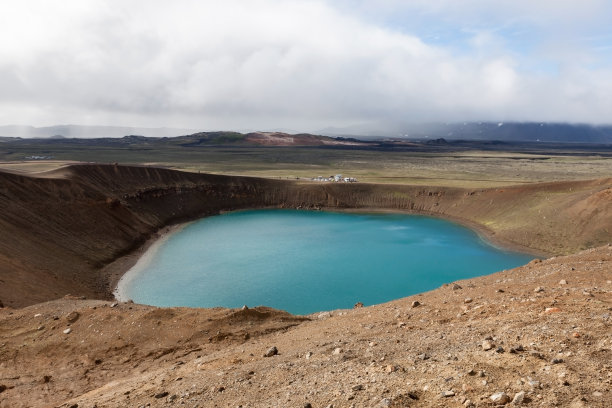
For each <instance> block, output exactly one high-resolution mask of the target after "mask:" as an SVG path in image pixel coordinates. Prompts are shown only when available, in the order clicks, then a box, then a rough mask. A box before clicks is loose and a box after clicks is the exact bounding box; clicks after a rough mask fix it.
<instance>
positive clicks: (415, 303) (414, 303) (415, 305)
mask: <svg viewBox="0 0 612 408" xmlns="http://www.w3.org/2000/svg"><path fill="white" fill-rule="evenodd" d="M411 306H412V307H419V306H421V302H419V301H418V300H415V301H413V302H412V304H411Z"/></svg>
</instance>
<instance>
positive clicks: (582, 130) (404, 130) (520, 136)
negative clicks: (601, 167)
mask: <svg viewBox="0 0 612 408" xmlns="http://www.w3.org/2000/svg"><path fill="white" fill-rule="evenodd" d="M319 133H321V134H324V135H327V136H347V135H351V136H358V137H363V138H371V137H373V136H378V137H392V138H409V139H440V138H444V139H447V140H452V139H455V140H457V139H463V140H498V141H507V142H563V143H612V126H593V125H584V124H567V123H531V122H509V123H503V122H465V123H424V124H398V123H388V124H383V123H379V124H368V125H359V126H351V127H346V128H326V129H323V130H321V131H320V132H319Z"/></svg>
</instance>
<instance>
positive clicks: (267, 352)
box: [264, 346, 278, 357]
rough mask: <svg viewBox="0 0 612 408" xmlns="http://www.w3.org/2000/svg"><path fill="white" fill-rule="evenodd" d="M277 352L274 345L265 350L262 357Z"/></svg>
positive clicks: (270, 355) (273, 354)
mask: <svg viewBox="0 0 612 408" xmlns="http://www.w3.org/2000/svg"><path fill="white" fill-rule="evenodd" d="M277 354H278V349H277V348H276V346H273V347H270V348H269V349H268V350H266V352H265V353H264V357H272V356H275V355H277Z"/></svg>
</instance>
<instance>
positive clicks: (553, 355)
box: [0, 246, 612, 408]
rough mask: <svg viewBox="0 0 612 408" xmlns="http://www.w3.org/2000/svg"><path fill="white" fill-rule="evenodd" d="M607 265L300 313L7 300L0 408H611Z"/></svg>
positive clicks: (589, 257)
mask: <svg viewBox="0 0 612 408" xmlns="http://www.w3.org/2000/svg"><path fill="white" fill-rule="evenodd" d="M611 265H612V247H610V246H603V247H599V248H596V249H592V250H587V251H584V252H581V253H578V254H575V255H570V256H566V257H557V258H551V259H548V260H544V261H541V262H538V261H534V262H532V263H530V264H529V265H526V266H524V267H521V268H517V269H514V270H509V271H504V272H500V273H497V274H494V275H490V276H486V277H481V278H476V279H470V280H466V281H460V282H457V283H456V284H450V285H445V286H443V287H441V288H439V289H437V290H434V291H432V292H428V293H423V294H421V295H417V296H412V297H410V298H405V299H400V300H397V301H393V302H389V303H386V304H382V305H378V306H371V307H366V308H358V309H354V310H338V311H332V312H322V313H318V314H315V315H312V316H308V317H307V318H301V317H293V316H290V315H287V314H285V313H282V312H277V311H273V310H270V309H265V308H257V309H244V310H241V309H234V310H229V309H186V308H168V309H160V308H155V307H149V306H142V305H135V304H131V303H120V304H116V303H113V302H105V301H97V300H78V299H75V298H66V299H62V300H56V301H52V302H48V303H41V304H37V305H34V306H29V307H26V308H23V309H18V310H11V309H0V344H1V347H0V407H11V408H16V407H44V406H61V407H98V408H103V407H128V406H129V407H145V406H146V407H172V406H177V407H179V406H187V407H299V408H302V407H306V406H312V407H315V408H319V407H330V406H333V407H335V408H341V407H412V406H414V407H475V406H476V407H490V406H501V405H503V403H504V402H508V401H510V400H515V404H514V405H511V406H530V407H553V406H561V407H608V406H610V401H611V400H612V391H611V390H612V365H611V361H612V338H611V330H610V322H611V319H610V311H611V309H612V281H611V279H612V267H611ZM415 302H418V304H417V303H415ZM273 347H275V348H276V350H277V352H276V353H275V352H274V349H272V348H273ZM271 349H272V350H271ZM265 355H270V356H269V357H265ZM500 393H503V394H500ZM495 401H497V402H495ZM308 404H310V405H308Z"/></svg>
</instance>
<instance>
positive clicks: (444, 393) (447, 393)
mask: <svg viewBox="0 0 612 408" xmlns="http://www.w3.org/2000/svg"><path fill="white" fill-rule="evenodd" d="M441 395H442V397H444V398H449V397H454V396H455V393H454V392H453V391H442V394H441Z"/></svg>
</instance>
